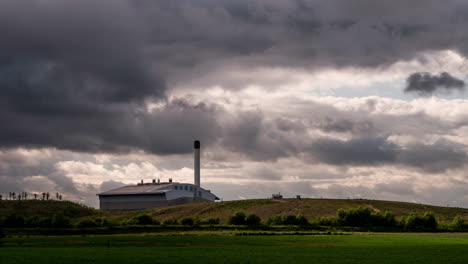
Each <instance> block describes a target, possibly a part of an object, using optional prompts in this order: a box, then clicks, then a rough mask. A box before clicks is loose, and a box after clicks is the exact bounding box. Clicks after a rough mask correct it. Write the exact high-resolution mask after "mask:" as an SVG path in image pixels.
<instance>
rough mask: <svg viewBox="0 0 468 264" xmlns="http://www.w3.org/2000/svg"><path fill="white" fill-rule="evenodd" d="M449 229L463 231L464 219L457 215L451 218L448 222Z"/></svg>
mask: <svg viewBox="0 0 468 264" xmlns="http://www.w3.org/2000/svg"><path fill="white" fill-rule="evenodd" d="M449 227H450V229H451V230H453V231H463V229H464V228H465V221H464V220H463V218H461V217H460V216H459V215H457V216H456V217H455V218H453V221H452V223H451V224H450V226H449Z"/></svg>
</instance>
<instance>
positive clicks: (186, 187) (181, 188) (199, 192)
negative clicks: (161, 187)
mask: <svg viewBox="0 0 468 264" xmlns="http://www.w3.org/2000/svg"><path fill="white" fill-rule="evenodd" d="M174 189H175V190H182V191H183V190H184V189H185V190H186V191H188V190H190V191H191V192H195V196H196V195H197V188H193V186H190V188H189V186H187V185H183V186H182V185H181V186H178V185H174ZM198 196H201V191H198Z"/></svg>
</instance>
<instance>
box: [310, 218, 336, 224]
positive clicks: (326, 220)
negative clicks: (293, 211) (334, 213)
mask: <svg viewBox="0 0 468 264" xmlns="http://www.w3.org/2000/svg"><path fill="white" fill-rule="evenodd" d="M312 223H313V224H314V225H319V226H334V225H335V221H334V220H333V219H330V218H327V217H317V218H315V219H314V221H313V222H312Z"/></svg>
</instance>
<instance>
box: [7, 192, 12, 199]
mask: <svg viewBox="0 0 468 264" xmlns="http://www.w3.org/2000/svg"><path fill="white" fill-rule="evenodd" d="M12 196H13V193H12V192H8V199H9V200H11V197H12Z"/></svg>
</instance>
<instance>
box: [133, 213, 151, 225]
mask: <svg viewBox="0 0 468 264" xmlns="http://www.w3.org/2000/svg"><path fill="white" fill-rule="evenodd" d="M133 219H134V220H135V224H137V225H151V224H153V218H152V217H151V216H150V215H148V214H139V215H137V216H135V217H134V218H133Z"/></svg>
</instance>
